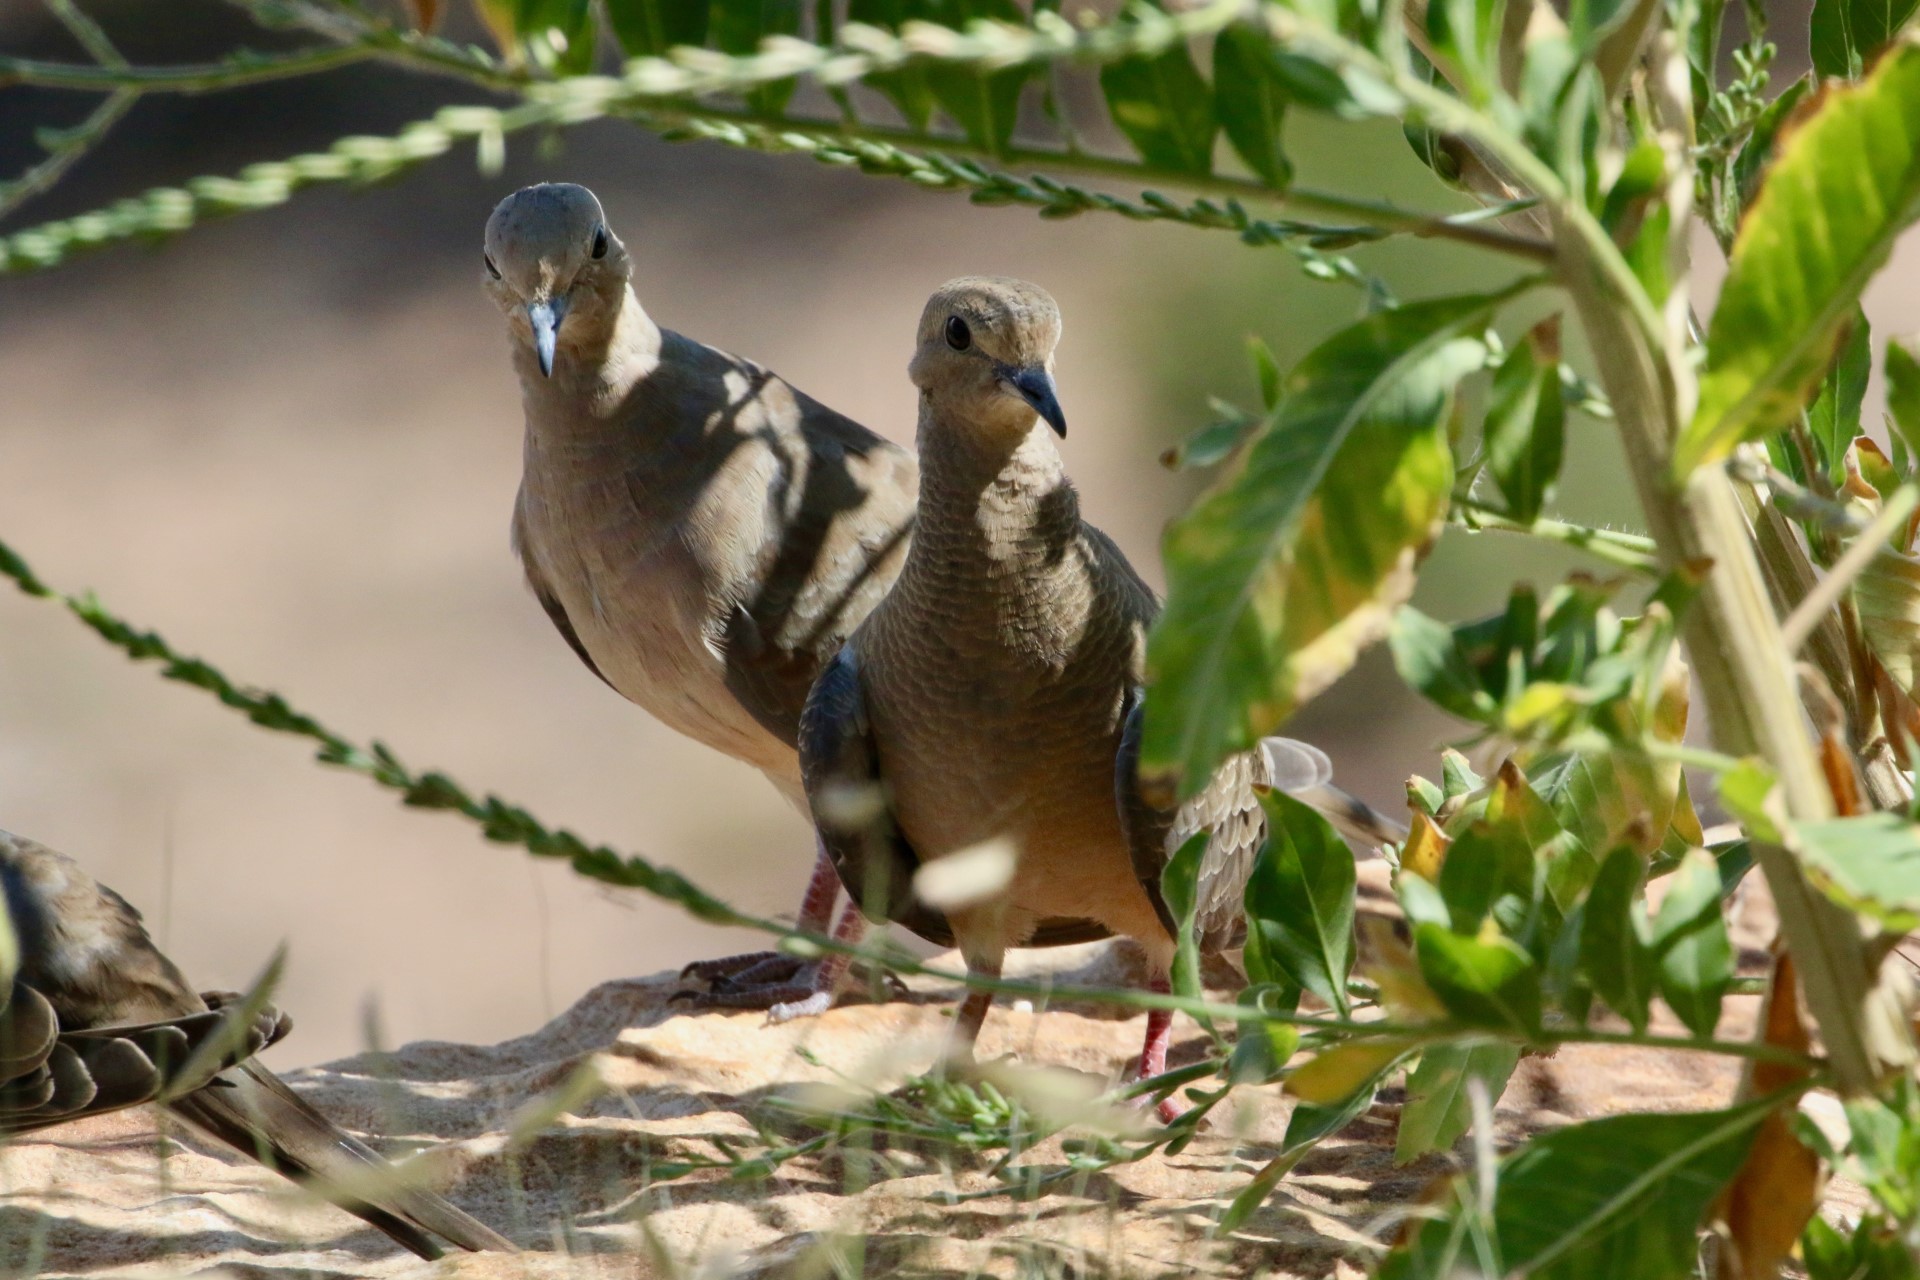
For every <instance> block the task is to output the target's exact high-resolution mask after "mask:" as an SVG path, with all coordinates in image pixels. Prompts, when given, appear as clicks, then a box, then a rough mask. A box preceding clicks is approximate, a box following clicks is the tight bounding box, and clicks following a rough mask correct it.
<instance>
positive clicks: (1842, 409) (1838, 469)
mask: <svg viewBox="0 0 1920 1280" xmlns="http://www.w3.org/2000/svg"><path fill="white" fill-rule="evenodd" d="M1870 343H1871V338H1870V335H1869V332H1868V328H1867V316H1866V313H1865V312H1863V311H1861V310H1860V308H1859V307H1855V308H1854V309H1853V320H1852V323H1851V325H1850V327H1849V329H1848V333H1847V339H1846V342H1845V344H1844V345H1842V346H1841V348H1840V355H1839V358H1838V359H1836V360H1835V361H1834V362H1833V368H1831V369H1829V370H1827V375H1826V377H1824V378H1822V379H1821V380H1820V391H1819V393H1818V394H1817V395H1816V396H1814V399H1813V405H1812V407H1810V408H1809V409H1808V410H1807V427H1808V428H1809V429H1810V430H1811V431H1812V432H1813V443H1814V447H1815V450H1816V452H1817V453H1818V454H1819V457H1820V460H1821V461H1822V462H1823V463H1825V464H1826V467H1827V475H1828V477H1829V478H1831V479H1833V480H1834V481H1836V482H1837V481H1839V480H1841V479H1843V478H1844V477H1845V476H1846V471H1847V467H1846V462H1847V449H1848V448H1849V447H1851V446H1852V444H1853V438H1854V437H1855V436H1857V435H1859V434H1860V404H1861V401H1863V400H1865V399H1866V397H1867V375H1868V374H1870V373H1871V372H1872V371H1873V351H1872V347H1871V345H1870Z"/></svg>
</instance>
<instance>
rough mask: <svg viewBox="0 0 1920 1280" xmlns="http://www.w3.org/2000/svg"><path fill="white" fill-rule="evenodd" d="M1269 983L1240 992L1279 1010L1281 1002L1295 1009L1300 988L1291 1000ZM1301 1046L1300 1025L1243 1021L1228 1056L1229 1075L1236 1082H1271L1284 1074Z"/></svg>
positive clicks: (1247, 1000) (1248, 1000)
mask: <svg viewBox="0 0 1920 1280" xmlns="http://www.w3.org/2000/svg"><path fill="white" fill-rule="evenodd" d="M1282 994H1283V993H1279V992H1276V991H1274V990H1273V988H1271V987H1268V988H1265V989H1260V988H1249V989H1247V990H1246V991H1243V992H1241V993H1240V1001H1239V1002H1240V1003H1241V1004H1243V1005H1248V1006H1252V1007H1257V1008H1260V1009H1263V1010H1265V1011H1267V1012H1277V1011H1279V1010H1280V1007H1281V1006H1284V1007H1285V1011H1286V1012H1289V1013H1291V1012H1292V1011H1293V1010H1294V1009H1295V1008H1297V1007H1298V1004H1299V993H1298V989H1297V988H1296V989H1295V990H1294V991H1293V992H1291V993H1286V994H1291V996H1292V997H1293V998H1292V999H1291V1000H1287V999H1280V1000H1278V1001H1276V999H1275V997H1276V996H1279V995H1282ZM1299 1048H1300V1028H1299V1027H1298V1026H1296V1025H1294V1024H1293V1023H1291V1022H1242V1023H1241V1024H1240V1026H1239V1030H1238V1031H1237V1032H1236V1033H1235V1038H1234V1042H1233V1055H1232V1057H1230V1058H1229V1059H1228V1060H1227V1079H1229V1080H1231V1081H1233V1082H1234V1083H1235V1084H1270V1083H1272V1082H1273V1081H1274V1080H1276V1079H1278V1078H1279V1077H1280V1074H1281V1072H1282V1071H1284V1070H1285V1069H1286V1065H1287V1062H1288V1060H1289V1059H1291V1058H1292V1057H1293V1055H1294V1053H1295V1051H1297V1050H1298V1049H1299Z"/></svg>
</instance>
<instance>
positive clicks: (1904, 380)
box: [1886, 338, 1920, 457]
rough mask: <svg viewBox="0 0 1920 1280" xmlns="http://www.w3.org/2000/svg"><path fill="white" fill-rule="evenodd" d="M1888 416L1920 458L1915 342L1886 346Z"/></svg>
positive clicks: (1918, 373) (1918, 371) (1919, 376)
mask: <svg viewBox="0 0 1920 1280" xmlns="http://www.w3.org/2000/svg"><path fill="white" fill-rule="evenodd" d="M1886 367H1887V413H1888V415H1889V416H1890V417H1891V418H1892V419H1893V429H1894V430H1895V431H1896V432H1898V433H1899V436H1900V439H1902V440H1904V441H1906V444H1907V450H1908V452H1910V453H1912V454H1914V455H1915V456H1916V457H1920V359H1916V358H1915V356H1914V348H1913V339H1911V338H1896V339H1894V340H1893V341H1891V342H1889V343H1887V366H1886Z"/></svg>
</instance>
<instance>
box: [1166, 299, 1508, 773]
mask: <svg viewBox="0 0 1920 1280" xmlns="http://www.w3.org/2000/svg"><path fill="white" fill-rule="evenodd" d="M1491 306H1492V300H1491V299H1489V298H1484V297H1470V298H1445V299H1439V300H1435V301H1430V302H1422V303H1415V304H1412V305H1409V306H1405V307H1401V308H1398V309H1396V310H1392V311H1385V312H1381V313H1379V314H1377V315H1373V316H1369V317H1368V318H1367V319H1365V320H1363V321H1361V322H1359V323H1358V324H1355V325H1353V326H1351V327H1349V328H1347V329H1344V330H1342V331H1340V332H1339V333H1337V334H1335V335H1334V336H1333V337H1332V338H1330V339H1328V340H1327V341H1326V342H1324V343H1322V344H1321V345H1320V346H1319V347H1318V348H1316V349H1315V350H1314V351H1313V352H1312V353H1310V354H1309V355H1308V356H1307V357H1306V358H1305V359H1304V360H1302V361H1301V362H1300V364H1299V365H1298V366H1297V367H1295V369H1294V370H1293V372H1292V373H1291V374H1290V375H1289V376H1288V378H1287V380H1286V384H1285V387H1284V398H1283V399H1282V401H1281V404H1280V408H1279V410H1278V411H1277V412H1276V413H1275V415H1274V419H1273V421H1272V423H1271V424H1270V425H1269V426H1268V427H1267V428H1266V430H1265V431H1264V432H1263V433H1262V434H1261V435H1260V436H1258V437H1257V438H1256V439H1255V440H1254V441H1253V443H1252V444H1251V445H1250V446H1248V448H1247V450H1246V453H1245V455H1244V457H1243V459H1242V461H1241V463H1240V465H1239V466H1238V467H1237V468H1236V469H1235V470H1234V471H1233V472H1232V473H1230V474H1229V475H1228V476H1226V477H1224V478H1223V480H1222V481H1221V482H1220V483H1219V484H1218V485H1217V486H1216V487H1215V488H1214V489H1213V490H1212V491H1211V492H1210V493H1208V494H1207V495H1206V496H1205V497H1203V498H1202V499H1201V500H1200V502H1199V503H1198V504H1197V505H1195V507H1194V508H1193V510H1192V511H1190V512H1189V513H1188V514H1187V515H1185V516H1183V517H1181V518H1180V519H1179V520H1176V521H1175V522H1174V523H1173V525H1172V526H1171V527H1170V528H1169V530H1168V532H1167V537H1166V563H1167V577H1168V580H1169V584H1170V590H1169V593H1168V599H1167V608H1166V612H1165V613H1163V614H1162V615H1161V617H1160V621H1159V623H1158V624H1157V625H1156V626H1155V627H1154V629H1153V634H1152V637H1151V638H1150V640H1149V642H1148V655H1147V657H1148V668H1149V675H1150V680H1151V687H1150V689H1149V692H1148V695H1147V710H1146V732H1145V737H1144V740H1143V743H1142V748H1141V770H1142V772H1143V773H1144V774H1148V775H1158V776H1159V777H1161V778H1162V779H1165V778H1168V777H1177V778H1178V779H1179V781H1180V785H1181V787H1182V789H1183V790H1184V791H1185V792H1186V793H1189V794H1191V793H1192V792H1194V791H1197V790H1198V789H1199V788H1200V787H1201V786H1204V785H1205V783H1206V780H1207V779H1208V778H1209V777H1210V776H1211V775H1212V773H1213V769H1214V766H1215V765H1216V764H1218V763H1219V762H1220V760H1222V759H1224V758H1225V757H1226V756H1227V755H1228V754H1230V753H1231V752H1234V751H1241V750H1246V749H1249V748H1251V747H1252V746H1253V745H1254V744H1255V743H1256V742H1257V741H1258V740H1259V739H1260V737H1261V736H1263V735H1265V734H1267V733H1270V732H1271V731H1272V730H1273V729H1274V728H1275V726H1277V725H1278V724H1279V723H1280V721H1281V720H1283V719H1285V718H1286V717H1287V715H1288V714H1290V713H1291V712H1292V711H1293V709H1294V708H1295V707H1297V706H1299V705H1300V703H1301V702H1303V701H1305V700H1306V699H1308V698H1310V697H1312V696H1313V695H1314V694H1315V693H1317V692H1319V691H1320V690H1321V689H1323V688H1325V687H1326V686H1327V685H1328V684H1329V683H1331V682H1332V681H1333V680H1334V679H1335V678H1336V677H1338V676H1340V675H1341V674H1342V673H1344V672H1345V671H1346V670H1347V669H1348V668H1349V667H1351V666H1352V665H1353V662H1354V659H1355V658H1356V657H1358V656H1359V652H1360V650H1361V648H1362V647H1363V646H1365V645H1367V644H1369V643H1371V642H1372V641H1374V640H1376V639H1378V638H1379V637H1380V636H1381V635H1383V634H1384V633H1385V631H1386V628H1387V624H1388V621H1389V618H1390V616H1391V614H1392V611H1393V609H1394V607H1395V606H1396V605H1398V604H1400V603H1401V602H1402V601H1404V600H1405V599H1406V598H1407V596H1408V595H1410V594H1411V593H1412V591H1413V566H1414V562H1415V560H1416V559H1417V558H1418V556H1419V554H1420V552H1421V551H1422V550H1424V549H1425V547H1426V546H1427V544H1428V543H1429V542H1430V541H1431V540H1432V539H1433V537H1434V536H1435V534H1436V533H1437V532H1438V530H1439V526H1440V522H1441V520H1442V519H1443V518H1444V516H1445V514H1446V509H1447V501H1448V495H1449V493H1450V491H1451V489H1452V485H1453V456H1452V452H1451V450H1450V448H1449V447H1448V443H1447V431H1446V424H1447V420H1448V417H1449V415H1450V409H1451V406H1452V403H1453V394H1454V388H1455V385H1456V384H1457V383H1458V382H1459V381H1460V379H1461V378H1463V377H1464V376H1466V374H1468V373H1469V372H1471V371H1472V370H1474V369H1476V368H1478V367H1479V366H1480V364H1481V363H1482V361H1483V359H1484V348H1483V347H1482V345H1481V343H1480V342H1479V340H1478V339H1477V338H1473V337H1469V336H1467V334H1468V332H1469V331H1470V330H1471V329H1472V328H1473V327H1474V326H1476V325H1478V324H1481V323H1484V321H1485V318H1486V316H1487V313H1488V310H1489V308H1490V307H1491Z"/></svg>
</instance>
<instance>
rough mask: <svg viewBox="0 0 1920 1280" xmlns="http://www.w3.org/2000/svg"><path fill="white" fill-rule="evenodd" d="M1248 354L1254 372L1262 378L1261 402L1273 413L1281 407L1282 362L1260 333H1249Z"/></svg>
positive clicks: (1257, 376)
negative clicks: (1276, 357) (1275, 356)
mask: <svg viewBox="0 0 1920 1280" xmlns="http://www.w3.org/2000/svg"><path fill="white" fill-rule="evenodd" d="M1247 356H1248V357H1249V358H1250V359H1251V360H1252V361H1253V373H1254V376H1255V377H1256V378H1258V379H1259V380H1260V403H1261V404H1263V405H1265V406H1266V409H1267V412H1268V413H1272V412H1273V411H1274V410H1275V409H1278V408H1279V407H1280V396H1281V391H1282V385H1283V382H1282V378H1281V374H1280V362H1279V361H1278V360H1276V359H1275V358H1274V355H1273V348H1272V347H1270V346H1268V345H1267V343H1266V340H1265V339H1264V338H1261V337H1260V336H1259V335H1258V334H1248V335H1247Z"/></svg>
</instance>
